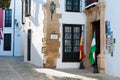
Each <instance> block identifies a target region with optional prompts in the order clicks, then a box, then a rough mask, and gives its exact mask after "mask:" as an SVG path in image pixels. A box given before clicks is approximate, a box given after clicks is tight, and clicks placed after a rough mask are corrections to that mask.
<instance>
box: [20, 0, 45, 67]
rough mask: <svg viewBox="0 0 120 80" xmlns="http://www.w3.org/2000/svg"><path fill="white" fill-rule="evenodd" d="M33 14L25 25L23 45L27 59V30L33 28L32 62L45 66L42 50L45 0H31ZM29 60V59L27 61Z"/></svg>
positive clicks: (25, 58)
mask: <svg viewBox="0 0 120 80" xmlns="http://www.w3.org/2000/svg"><path fill="white" fill-rule="evenodd" d="M31 1H32V2H31V16H30V17H28V18H26V23H25V25H24V26H23V27H24V28H23V33H22V34H23V47H24V49H23V50H24V51H23V53H24V60H25V61H27V34H28V33H27V30H28V29H31V30H32V39H31V40H32V41H31V61H29V62H30V63H32V64H35V65H38V66H41V67H43V56H44V54H43V53H42V51H41V48H42V38H43V19H44V14H43V10H42V6H43V4H44V3H45V1H44V0H31ZM27 62H28V61H27Z"/></svg>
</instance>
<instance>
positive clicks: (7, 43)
mask: <svg viewBox="0 0 120 80" xmlns="http://www.w3.org/2000/svg"><path fill="white" fill-rule="evenodd" d="M4 51H11V34H4Z"/></svg>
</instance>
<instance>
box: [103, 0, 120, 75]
mask: <svg viewBox="0 0 120 80" xmlns="http://www.w3.org/2000/svg"><path fill="white" fill-rule="evenodd" d="M111 3H112V4H111ZM119 3H120V1H117V2H115V1H112V0H109V1H107V0H106V10H105V11H106V12H105V21H106V22H107V23H106V24H107V27H108V34H107V49H106V53H105V56H106V67H105V68H106V74H109V75H113V76H117V77H120V70H119V67H120V62H119V61H120V58H119V56H120V52H119V49H120V47H119V46H120V37H119V29H120V27H119V26H120V24H119V21H120V19H119V14H120V11H119V10H118V9H117V8H118V7H119V6H120V5H119Z"/></svg>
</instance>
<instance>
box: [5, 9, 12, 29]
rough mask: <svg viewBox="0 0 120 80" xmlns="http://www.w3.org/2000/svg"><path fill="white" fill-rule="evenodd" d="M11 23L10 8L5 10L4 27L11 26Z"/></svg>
mask: <svg viewBox="0 0 120 80" xmlns="http://www.w3.org/2000/svg"><path fill="white" fill-rule="evenodd" d="M11 24H12V10H11V9H7V10H5V27H11Z"/></svg>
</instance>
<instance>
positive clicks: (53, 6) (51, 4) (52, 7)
mask: <svg viewBox="0 0 120 80" xmlns="http://www.w3.org/2000/svg"><path fill="white" fill-rule="evenodd" d="M55 9H56V4H55V3H54V1H51V3H50V12H51V20H52V15H53V13H54V11H55Z"/></svg>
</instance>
